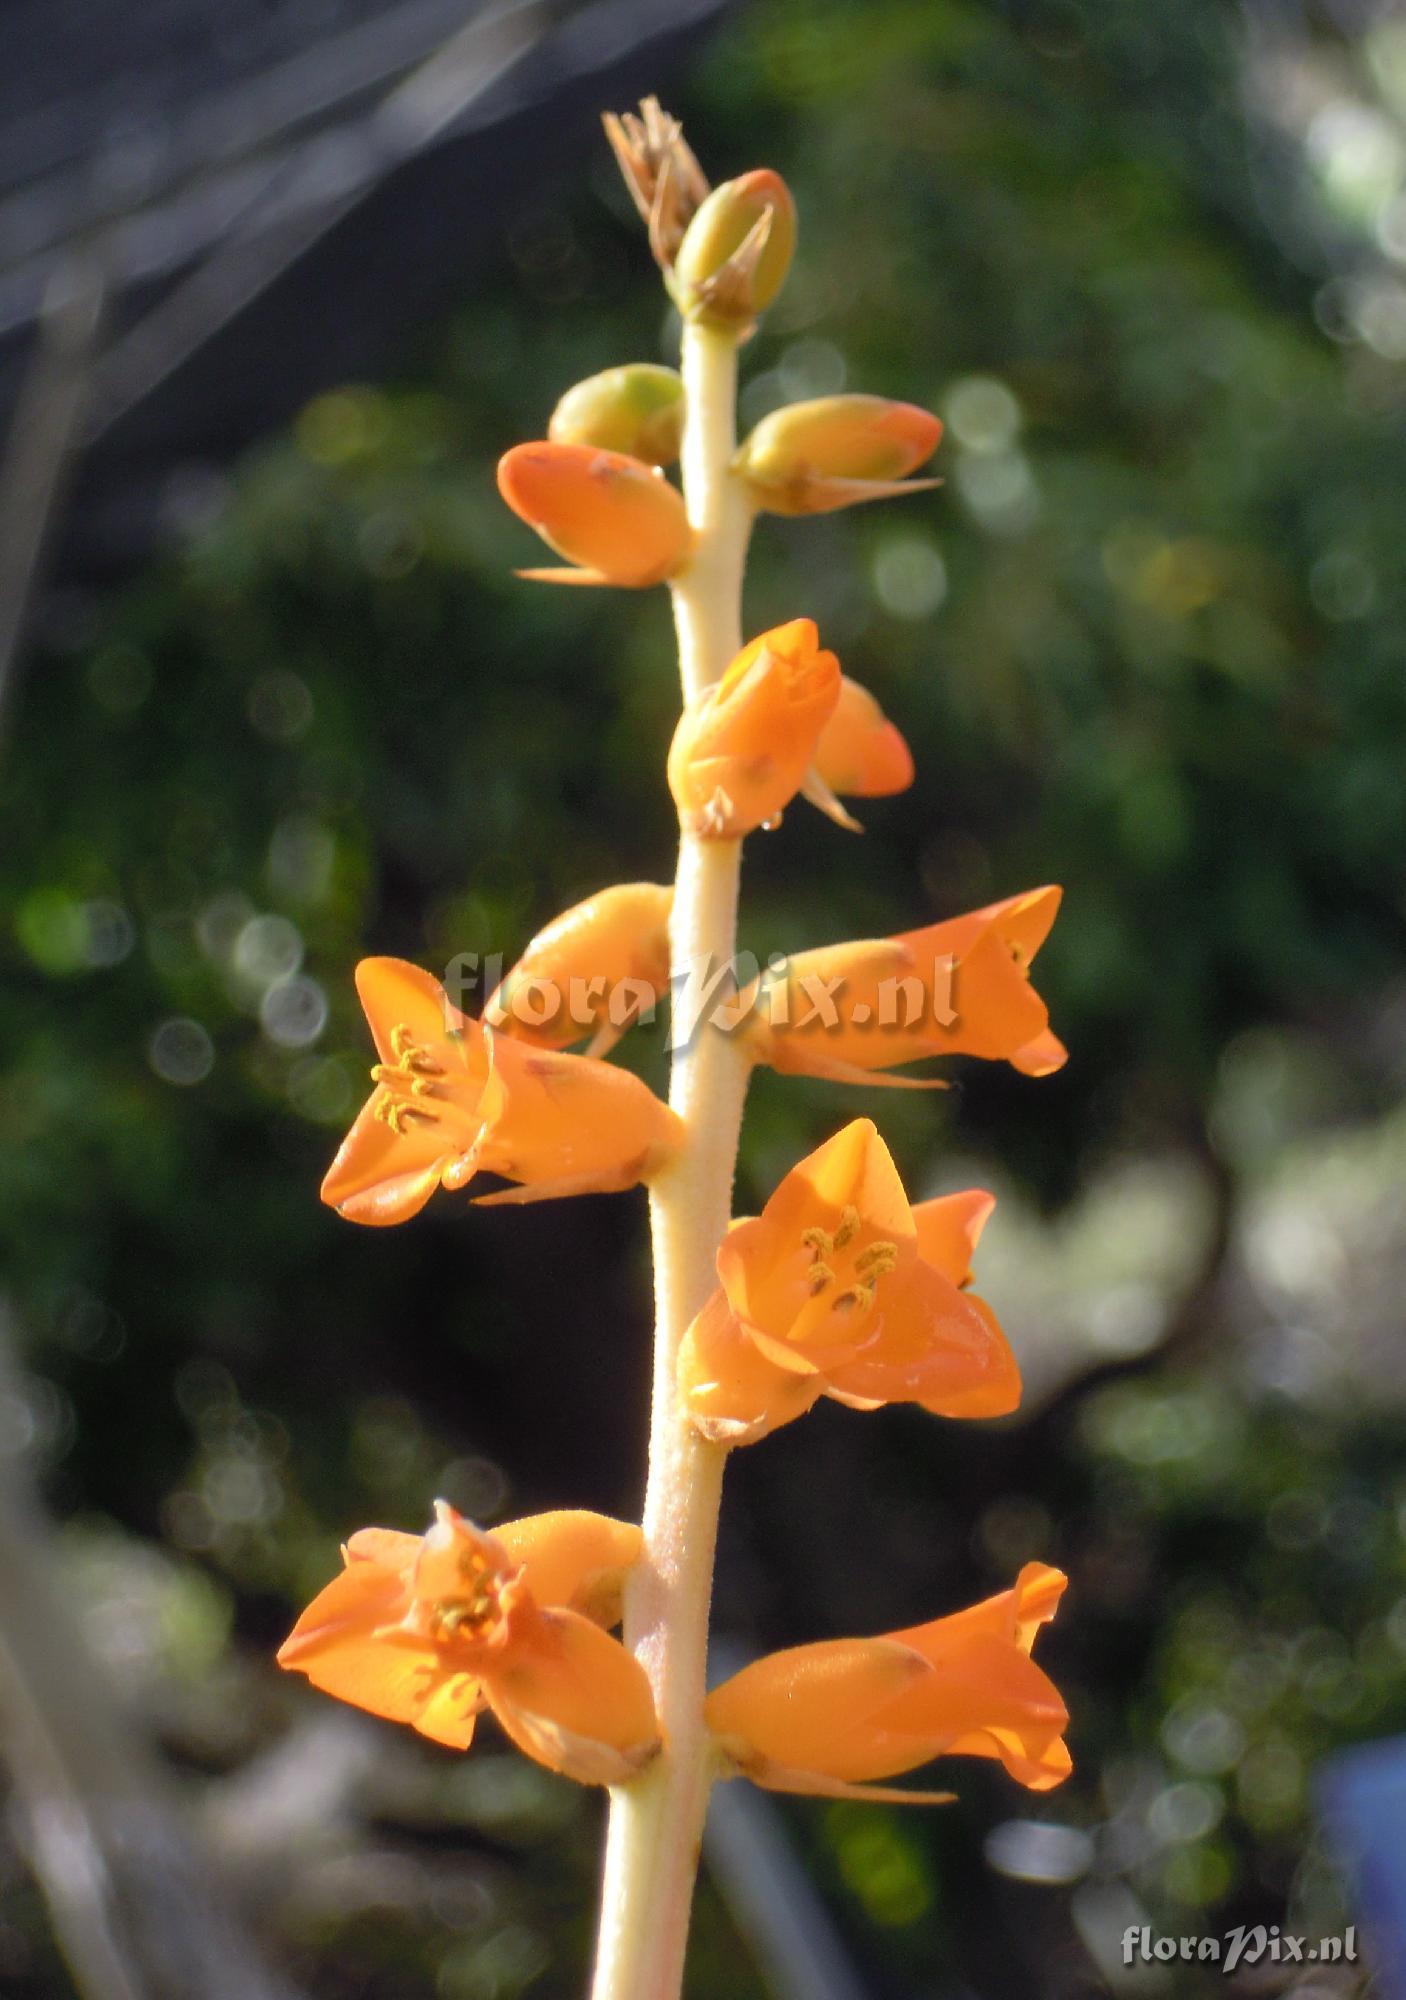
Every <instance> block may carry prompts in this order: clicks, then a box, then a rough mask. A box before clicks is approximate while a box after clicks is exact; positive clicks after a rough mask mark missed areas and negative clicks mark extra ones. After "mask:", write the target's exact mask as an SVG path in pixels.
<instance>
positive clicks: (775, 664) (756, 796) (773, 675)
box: [669, 618, 840, 840]
mask: <svg viewBox="0 0 1406 2000" xmlns="http://www.w3.org/2000/svg"><path fill="white" fill-rule="evenodd" d="M839 698H840V663H839V661H838V660H837V659H836V658H835V655H834V654H833V653H827V652H825V651H824V650H823V649H822V648H821V645H820V639H819V634H818V633H817V631H816V629H815V623H814V620H813V619H810V618H793V619H792V620H791V622H790V624H789V625H778V626H776V627H775V628H774V629H773V630H772V631H770V632H763V633H762V634H761V636H760V638H756V639H753V640H752V641H751V643H750V644H749V645H746V646H744V647H743V648H742V651H741V652H740V653H739V654H738V655H737V656H736V658H735V659H734V660H733V661H732V664H731V665H730V666H729V667H728V669H727V672H726V673H725V674H724V675H723V677H722V679H721V680H720V681H717V682H716V683H715V684H714V685H713V686H712V687H710V688H706V689H705V690H704V692H703V693H702V694H701V695H700V696H699V697H698V699H697V700H696V701H694V702H692V703H691V704H690V705H689V707H688V708H686V709H685V710H684V713H683V715H682V716H681V717H680V720H679V725H678V728H677V729H676V730H675V732H674V740H673V743H672V745H671V746H670V750H669V789H670V790H671V791H672V793H673V795H674V801H675V803H676V805H677V806H678V809H679V819H680V821H681V823H682V825H683V827H684V830H685V831H686V832H688V833H694V834H699V835H702V836H703V837H704V838H707V839H715V840H732V839H736V838H737V837H739V836H740V835H742V834H744V833H750V832H751V831H752V829H753V828H754V827H758V826H762V825H765V824H766V822H767V821H769V820H775V819H776V818H777V817H778V816H779V815H780V813H781V811H782V809H783V808H784V807H785V806H787V805H789V804H790V802H791V800H792V799H793V798H794V797H795V795H796V793H797V792H798V791H799V790H800V788H801V786H802V785H803V784H804V782H805V779H806V773H807V772H808V770H809V769H810V766H811V761H812V759H813V757H814V755H815V747H816V744H817V743H818V741H819V739H820V732H821V730H822V729H823V728H824V727H825V724H826V723H827V722H828V721H829V719H830V717H831V715H832V714H833V713H834V710H835V705H836V703H837V702H838V701H839Z"/></svg>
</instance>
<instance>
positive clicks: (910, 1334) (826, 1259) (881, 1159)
mask: <svg viewBox="0 0 1406 2000" xmlns="http://www.w3.org/2000/svg"><path fill="white" fill-rule="evenodd" d="M992 1206H993V1203H992V1198H991V1196H990V1195H987V1194H983V1193H981V1192H980V1191H977V1190H973V1191H972V1192H971V1193H968V1194H961V1195H953V1196H948V1197H947V1198H945V1199H943V1200H939V1201H935V1202H924V1203H922V1204H921V1205H920V1206H919V1207H918V1208H916V1209H914V1208H910V1207H909V1204H908V1197H907V1195H906V1194H905V1193H904V1191H903V1183H902V1181H901V1180H900V1179H899V1177H898V1171H897V1169H896V1168H895V1166H894V1164H893V1160H892V1157H891V1156H890V1154H889V1150H888V1147H887V1146H886V1145H885V1144H884V1142H883V1140H882V1139H881V1138H880V1137H879V1134H878V1132H877V1131H876V1129H875V1127H874V1125H873V1124H872V1122H871V1121H870V1120H869V1119H867V1118H856V1119H855V1120H854V1121H853V1123H852V1124H849V1125H846V1126H845V1128H844V1130H843V1131H842V1132H838V1133H836V1135H835V1137H834V1138H833V1139H830V1140H827V1142H826V1143H825V1145H823V1146H821V1147H820V1148H819V1149H818V1150H817V1151H816V1152H814V1153H812V1154H811V1155H810V1156H809V1158H807V1159H804V1160H802V1161H801V1163H800V1165H799V1166H798V1167H793V1168H792V1170H791V1172H790V1173H789V1174H787V1176H786V1178H785V1179H784V1180H783V1181H782V1183H781V1185H780V1186H779V1187H778V1188H777V1190H776V1192H775V1194H773V1195H772V1197H771V1199H770V1201H769V1202H768V1203H767V1204H766V1207H765V1208H764V1209H763V1210H762V1212H761V1214H760V1215H759V1216H756V1217H754V1218H752V1219H750V1220H748V1221H745V1222H738V1223H735V1224H734V1225H733V1227H732V1228H731V1229H730V1230H729V1231H728V1233H727V1235H726V1236H725V1237H724V1238H723V1241H722V1245H721V1247H720V1249H719V1251H718V1277H719V1278H720V1280H721V1284H720V1285H719V1288H718V1290H717V1291H716V1292H714V1293H713V1295H712V1297H711V1298H710V1299H709V1300H708V1302H707V1304H706V1305H705V1306H704V1307H703V1309H702V1311H701V1312H700V1313H699V1314H698V1317H697V1318H696V1319H695V1320H694V1322H693V1324H692V1325H691V1326H690V1327H689V1329H688V1331H687V1333H686V1334H685V1335H684V1339H683V1343H682V1345H681V1347H680V1350H679V1393H680V1398H681V1400H682V1403H683V1406H684V1408H685V1409H686V1410H687V1412H688V1414H689V1416H690V1417H691V1418H692V1419H693V1422H694V1423H695V1424H696V1425H697V1427H698V1428H699V1429H700V1430H701V1431H702V1432H703V1433H704V1435H705V1436H707V1437H709V1438H711V1439H712V1440H713V1441H714V1442H715V1443H719V1444H751V1443H753V1442H755V1440H756V1439H758V1438H761V1437H765V1436H766V1435H767V1433H768V1432H770V1431H773V1430H776V1429H777V1428H778V1426H779V1425H781V1424H784V1423H788V1422H789V1421H790V1420H791V1418H792V1417H798V1416H800V1415H802V1414H803V1413H804V1412H805V1411H806V1410H808V1409H809V1408H810V1407H811V1405H812V1404H813V1403H814V1402H816V1401H817V1400H818V1398H820V1397H821V1396H832V1397H834V1398H835V1400H836V1401H837V1402H841V1403H848V1404H849V1405H850V1406H851V1407H852V1408H854V1409H861V1410H873V1409H878V1408H879V1406H880V1405H881V1404H883V1403H917V1404H919V1405H920V1406H921V1407H922V1408H923V1409H925V1410H930V1411H931V1412H932V1413H933V1414H934V1415H935V1416H943V1417H997V1416H1004V1415H1005V1414H1006V1413H1007V1412H1008V1411H1010V1410H1013V1409H1014V1408H1015V1407H1016V1405H1017V1403H1018V1402H1019V1401H1020V1371H1019V1369H1018V1368H1017V1367H1016V1363H1015V1357H1014V1355H1013V1354H1012V1353H1011V1350H1010V1348H1009V1346H1008V1345H1007V1343H1006V1338H1005V1335H1004V1334H1003V1333H1002V1332H1001V1329H1000V1327H999V1326H998V1325H997V1323H996V1319H995V1316H994V1315H993V1313H992V1312H991V1309H990V1307H989V1306H987V1305H986V1304H985V1303H984V1302H983V1301H982V1300H981V1299H978V1298H972V1297H971V1296H969V1295H968V1294H966V1293H964V1292H963V1291H962V1290H961V1289H960V1287H961V1286H962V1285H963V1284H964V1283H965V1281H966V1278H967V1275H968V1270H969V1267H970V1262H971V1253H972V1250H973V1249H974V1247H975V1244H976V1239H977V1237H978V1235H979V1234H980V1232H981V1227H982V1224H983V1223H984V1222H985V1220H986V1217H987V1216H988V1215H989V1214H990V1212H991V1208H992Z"/></svg>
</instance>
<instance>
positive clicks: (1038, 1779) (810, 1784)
mask: <svg viewBox="0 0 1406 2000" xmlns="http://www.w3.org/2000/svg"><path fill="white" fill-rule="evenodd" d="M1064 1586H1065V1578H1064V1576H1063V1575H1062V1574H1061V1573H1060V1571H1059V1570H1057V1569H1050V1568H1049V1567H1048V1566H1047V1565H1046V1564H1044V1563H1027V1564H1026V1566H1025V1568H1024V1569H1023V1570H1022V1571H1021V1572H1020V1575H1019V1576H1018V1577H1017V1579H1016V1581H1015V1584H1014V1587H1013V1588H1012V1589H1010V1590H1004V1591H1002V1592H1000V1594H999V1595H998V1596H995V1597H989V1598H987V1599H986V1601H985V1602H984V1603H982V1604H975V1605H973V1606H972V1607H971V1609H970V1610H967V1611H959V1612H956V1613H955V1614H954V1615H953V1616H951V1617H949V1618H935V1619H933V1620H932V1622H931V1623H930V1624H927V1625H913V1626H909V1627H908V1628H907V1629H906V1630H904V1631H899V1632H887V1633H885V1634H884V1635H883V1636H882V1637H881V1638H877V1639H833V1640H830V1641H828V1642H825V1643H822V1644H820V1645H816V1646H793V1647H792V1648H790V1650H789V1651H787V1652H784V1653H772V1654H770V1655H768V1656H767V1657H766V1658H765V1659H761V1660H758V1661H756V1663H755V1664H754V1665H752V1666H750V1667H744V1668H743V1670H742V1672H741V1673H740V1674H734V1675H733V1677H732V1679H731V1680H729V1681H725V1682H724V1683H723V1685H722V1686H721V1687H719V1688H715V1689H714V1691H713V1692H712V1694H710V1695H709V1696H708V1700H707V1704H706V1712H707V1716H708V1724H709V1727H710V1728H711V1729H712V1731H713V1734H714V1736H715V1737H716V1738H717V1740H718V1744H719V1748H720V1749H721V1751H722V1753H723V1755H724V1756H725V1757H726V1758H727V1760H728V1762H729V1764H730V1765H731V1767H732V1769H733V1771H734V1773H737V1774H740V1775H742V1776H744V1777H748V1778H750V1779H751V1780H752V1781H753V1783H754V1784H758V1785H764V1786H766V1787H767V1788H768V1789H770V1790H772V1791H781V1792H806V1793H811V1794H817V1793H818V1794H820V1795H822V1796H824V1797H828V1798H868V1799H882V1800H885V1801H890V1802H896V1803H904V1802H907V1803H917V1804H941V1803H944V1802H945V1801H946V1800H948V1799H950V1798H951V1796H952V1794H951V1793H950V1792H947V1793H943V1792H905V1791H896V1790H893V1789H892V1788H890V1787H888V1786H876V1785H875V1784H873V1783H872V1782H870V1781H871V1780H873V1779H876V1778H878V1779H883V1778H893V1777H899V1776H901V1775H902V1774H903V1773H904V1772H907V1771H915V1770H917V1769H918V1768H919V1766H920V1765H923V1764H928V1763H931V1762H932V1760H933V1758H934V1757H944V1756H957V1757H989V1758H994V1759H997V1760H998V1761H999V1762H1001V1763H1002V1764H1004V1765H1005V1767H1006V1770H1007V1771H1008V1772H1009V1773H1010V1775H1011V1776H1012V1777H1013V1778H1014V1779H1016V1780H1017V1782H1018V1783H1020V1784H1022V1785H1025V1786H1027V1787H1028V1788H1029V1789H1030V1790H1031V1791H1036V1792H1043V1791H1049V1790H1050V1789H1051V1788H1052V1787H1053V1786H1055V1785H1058V1784H1060V1783H1062V1782H1063V1780H1064V1779H1065V1778H1066V1777H1068V1775H1069V1772H1070V1769H1071V1768H1072V1767H1071V1763H1070V1757H1069V1752H1068V1750H1067V1748H1066V1747H1065V1743H1064V1738H1063V1731H1064V1729H1065V1726H1066V1724H1067V1722H1068V1720H1069V1716H1068V1711H1067V1710H1066V1708H1065V1706H1064V1703H1063V1702H1062V1701H1061V1699H1060V1697H1059V1693H1058V1690H1057V1689H1056V1688H1055V1686H1054V1684H1053V1682H1052V1681H1051V1680H1050V1679H1049V1677H1048V1676H1047V1675H1046V1674H1044V1673H1042V1672H1041V1670H1040V1668H1039V1667H1037V1666H1036V1665H1035V1663H1034V1661H1033V1660H1032V1659H1031V1657H1030V1649H1031V1646H1032V1645H1033V1643H1034V1639H1035V1634H1036V1632H1037V1631H1038V1630H1039V1628H1040V1626H1041V1625H1043V1624H1045V1623H1047V1622H1048V1621H1049V1620H1050V1619H1051V1618H1053V1617H1054V1614H1055V1610H1056V1608H1057V1606H1058V1603H1059V1598H1060V1594H1061V1592H1062V1591H1063V1589H1064Z"/></svg>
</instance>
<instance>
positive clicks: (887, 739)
mask: <svg viewBox="0 0 1406 2000" xmlns="http://www.w3.org/2000/svg"><path fill="white" fill-rule="evenodd" d="M815 769H816V771H817V772H818V773H819V775H820V777H821V779H822V780H823V781H824V783H825V784H826V785H828V786H829V788H830V790H831V791H832V792H841V793H844V794H845V795H846V796H847V797H850V798H856V799H882V798H888V797H889V796H890V795H891V794H892V793H894V792H904V791H907V789H908V787H909V786H910V785H911V784H912V782H913V757H912V753H911V751H910V750H909V748H908V745H907V743H905V741H904V740H903V737H902V736H901V734H900V733H899V731H898V730H897V729H895V727H894V725H893V724H892V723H891V722H890V721H889V720H888V718H887V716H886V715H885V714H884V711H883V710H882V709H881V708H880V706H879V704H878V702H877V701H875V699H874V697H873V695H872V694H870V692H869V690H868V688H866V687H861V686H860V684H859V682H858V681H852V680H851V679H850V678H849V676H848V675H847V674H846V675H845V676H844V677H843V678H842V679H841V681H840V698H839V701H838V702H837V703H836V704H835V712H834V714H833V715H832V716H831V717H830V720H829V721H828V722H827V723H826V725H825V727H824V728H823V729H822V730H821V732H820V741H819V743H818V744H817V745H816V749H815Z"/></svg>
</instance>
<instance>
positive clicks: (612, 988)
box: [483, 882, 674, 1055]
mask: <svg viewBox="0 0 1406 2000" xmlns="http://www.w3.org/2000/svg"><path fill="white" fill-rule="evenodd" d="M673 900H674V892H673V890H672V889H671V888H668V887H666V886H665V885H664V884H663V883H660V882H617V883H615V884H613V885H612V887H610V888H608V889H599V890H597V892H596V894H595V895H594V896H588V897H587V898H586V900H585V901H584V902H582V903H576V904H573V906H572V907H571V909H569V910H563V911H562V913H561V915H560V916H559V917H554V918H553V919H552V921H551V923H549V924H548V925H547V926H546V928H545V929H544V930H541V931H539V932H538V934H537V936H536V937H535V938H533V940H532V942H531V944H529V945H528V947H527V949H526V951H525V952H524V953H523V955H522V957H521V958H520V959H519V960H518V962H517V964H516V965H515V966H513V968H512V970H511V971H510V972H509V973H507V974H506V975H505V977H504V979H503V983H502V984H501V986H499V987H498V988H497V990H496V991H495V992H494V993H493V994H491V995H490V996H489V999H488V1000H487V1002H486V1003H485V1005H484V1010H483V1018H484V1020H485V1022H486V1023H487V1024H488V1025H489V1026H490V1027H494V1028H502V1029H503V1030H504V1031H505V1032H506V1033H507V1034H510V1035H511V1036H512V1037H513V1038H514V1040H515V1041H526V1042H535V1043H537V1044H538V1045H539V1046H540V1047H542V1048H552V1049H560V1048H566V1047H568V1046H569V1045H570V1044H571V1043H572V1042H579V1041H580V1040H582V1038H583V1037H584V1036H586V1035H590V1036H591V1037H592V1041H591V1048H590V1053H591V1054H592V1055H599V1054H601V1053H602V1052H603V1051H604V1050H605V1049H607V1048H609V1047H611V1046H612V1044H613V1043H615V1042H616V1041H618V1040H619V1038H620V1036H621V1035H622V1034H623V1033H624V1031H625V1029H626V1028H627V1027H629V1025H630V1023H631V1022H632V1021H634V1020H636V1019H637V1018H638V1017H639V1015H640V1013H641V1012H642V1011H643V1010H644V1009H645V1008H646V1007H648V1006H650V1005H651V1004H652V1003H653V1002H654V1001H655V1000H657V999H658V997H659V995H660V994H661V993H664V992H667V990H668V985H669V911H670V909H671V907H672V905H673Z"/></svg>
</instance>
